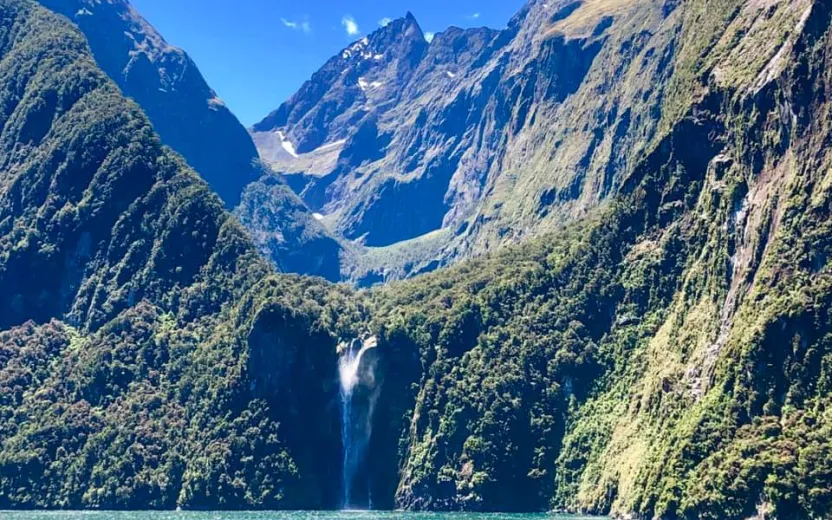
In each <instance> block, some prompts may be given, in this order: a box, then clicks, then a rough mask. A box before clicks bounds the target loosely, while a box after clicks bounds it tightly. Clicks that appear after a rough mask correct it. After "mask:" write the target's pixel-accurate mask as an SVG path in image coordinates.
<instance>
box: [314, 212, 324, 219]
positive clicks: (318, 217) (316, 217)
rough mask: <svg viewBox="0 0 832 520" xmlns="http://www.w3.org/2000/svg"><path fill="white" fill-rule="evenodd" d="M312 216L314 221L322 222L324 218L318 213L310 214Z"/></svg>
mask: <svg viewBox="0 0 832 520" xmlns="http://www.w3.org/2000/svg"><path fill="white" fill-rule="evenodd" d="M312 216H313V217H315V220H323V219H324V216H323V215H321V214H320V213H312Z"/></svg>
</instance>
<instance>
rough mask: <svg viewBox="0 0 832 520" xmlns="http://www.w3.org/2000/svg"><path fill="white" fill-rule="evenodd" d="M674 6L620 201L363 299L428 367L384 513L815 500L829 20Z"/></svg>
mask: <svg viewBox="0 0 832 520" xmlns="http://www.w3.org/2000/svg"><path fill="white" fill-rule="evenodd" d="M672 16H673V17H676V18H675V19H671V20H670V23H676V24H678V27H679V31H678V32H677V38H678V41H677V42H676V43H675V45H677V46H678V48H679V50H678V53H677V57H676V59H675V65H674V67H675V71H674V74H673V79H672V81H671V83H670V84H669V86H668V89H667V92H668V95H667V96H666V98H665V101H664V108H663V110H662V113H663V114H664V116H663V120H662V123H661V128H662V130H661V131H660V133H659V135H658V136H657V137H656V139H655V141H654V142H653V143H652V144H651V145H650V146H648V147H647V153H646V154H645V155H644V157H643V158H642V159H641V160H640V161H639V162H638V163H637V165H636V166H635V167H634V169H633V170H632V171H631V173H630V174H629V175H628V178H627V180H626V181H625V183H624V189H623V192H622V194H621V195H620V196H619V197H618V199H617V201H616V202H615V203H614V204H613V205H612V206H611V208H609V209H604V210H600V215H599V216H598V217H597V221H592V220H590V221H589V222H586V223H584V224H582V225H581V226H580V227H579V228H578V229H575V230H573V231H571V232H566V233H559V234H557V235H554V236H553V237H549V238H548V239H545V240H542V241H540V242H539V243H537V244H536V245H532V246H528V247H526V248H521V249H520V250H518V251H513V252H509V253H505V254H498V255H496V256H495V257H494V258H491V259H487V260H482V261H478V262H473V263H471V264H469V265H466V266H463V267H459V268H454V269H451V270H449V271H447V272H443V273H439V274H436V275H434V276H429V277H427V278H424V279H421V280H417V281H414V282H412V283H407V284H403V285H395V286H393V287H391V288H388V289H385V290H383V291H381V292H380V293H379V294H378V296H377V298H378V301H379V305H380V306H381V308H382V309H383V316H384V319H381V320H380V321H379V323H380V325H379V327H380V329H381V331H382V337H383V338H385V341H386V343H387V344H388V345H389V346H390V347H391V352H393V353H394V356H393V357H394V358H397V359H400V360H401V362H400V366H401V367H404V366H406V363H407V361H406V360H407V359H408V358H414V357H415V358H417V359H419V360H420V361H421V370H418V371H416V372H415V373H410V374H409V380H408V381H407V382H406V383H405V384H403V385H401V386H400V387H399V391H400V392H401V394H402V395H404V396H407V397H408V398H409V399H411V401H408V402H409V405H408V406H409V409H410V410H411V411H412V412H413V419H412V421H411V422H410V423H409V425H408V426H407V427H406V428H404V430H403V431H402V433H401V437H400V439H401V440H400V444H399V446H400V448H399V449H398V450H393V451H392V452H393V453H397V454H398V456H399V463H400V465H401V468H402V480H401V482H400V484H399V487H398V490H397V503H398V504H399V505H401V506H405V507H411V508H443V509H444V508H448V509H457V508H466V509H506V508H508V509H520V510H524V509H532V510H535V509H544V508H547V507H558V508H568V509H581V510H591V511H609V510H612V511H614V512H619V513H624V512H636V513H638V514H640V515H643V516H645V517H651V516H654V515H658V516H662V517H668V518H673V517H679V516H681V517H689V518H699V517H706V518H746V517H748V516H751V515H752V514H753V513H755V512H756V511H757V509H758V507H759V508H761V509H763V510H773V511H774V512H775V513H776V514H777V516H778V517H780V518H792V517H794V518H810V517H819V516H820V517H822V516H828V515H829V514H830V507H832V488H830V482H831V481H830V476H831V475H832V468H830V467H829V465H828V457H827V455H828V453H829V450H830V446H829V441H828V437H827V433H828V431H829V426H830V423H829V414H828V412H827V411H826V410H827V405H828V404H829V400H830V387H829V383H828V379H829V363H830V359H832V352H830V350H829V341H828V333H829V330H830V325H832V323H831V322H830V316H829V314H828V313H829V294H830V291H829V289H830V287H829V271H828V269H829V268H828V258H829V257H828V251H829V246H830V231H829V229H828V223H827V221H828V217H829V210H830V202H832V201H830V198H829V197H830V192H829V178H828V176H829V172H830V170H829V166H830V157H829V153H828V142H829V135H830V134H829V128H828V121H829V117H828V114H829V110H830V106H829V104H828V101H827V100H828V99H829V77H828V74H829V72H828V71H829V70H830V67H829V65H830V64H829V56H830V54H829V52H830V48H829V41H830V40H829V27H830V19H829V16H830V14H829V11H828V8H827V7H826V6H825V5H824V4H823V3H814V4H813V3H811V2H793V3H779V4H773V5H771V6H764V5H756V4H754V5H752V4H748V5H746V4H745V3H744V2H733V1H727V0H726V1H723V2H717V3H712V2H708V3H707V4H706V3H705V2H696V1H691V2H686V3H685V4H683V7H680V8H679V9H677V11H676V12H674V13H673V14H672ZM770 42H779V44H777V45H770ZM778 56H779V58H778ZM749 57H753V59H749ZM780 58H782V59H780ZM394 347H395V348H394ZM392 364H393V365H394V366H395V365H396V363H395V362H393V363H392ZM404 379H406V380H407V379H408V378H404ZM410 382H414V383H416V385H415V386H413V387H411V386H409V383H410Z"/></svg>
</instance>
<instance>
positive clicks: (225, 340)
mask: <svg viewBox="0 0 832 520" xmlns="http://www.w3.org/2000/svg"><path fill="white" fill-rule="evenodd" d="M0 79H2V81H0V85H2V87H0V293H2V294H3V297H2V298H0V313H2V318H0V328H2V330H3V332H2V333H0V388H1V389H2V390H0V509H9V508H69V509H79V508H86V507H89V508H99V509H145V508H154V509H155V508H162V509H174V508H175V507H177V506H182V507H185V508H211V509H229V508H230V509H247V508H279V507H290V508H308V507H321V506H325V505H327V504H329V505H334V504H335V503H336V500H337V494H338V485H339V484H338V481H337V479H332V478H330V477H331V475H332V474H337V464H338V463H337V460H338V453H339V452H340V446H339V444H338V435H337V431H338V422H337V421H338V418H337V415H332V416H324V417H321V416H320V415H314V416H310V415H307V414H303V413H302V412H301V411H303V410H307V409H322V408H325V407H326V406H328V403H330V402H331V401H332V400H333V399H334V398H335V396H336V395H337V390H336V389H335V387H334V385H333V384H329V385H327V384H322V383H321V382H322V381H331V380H333V378H334V372H335V368H334V367H335V362H336V360H335V345H336V343H337V339H336V338H338V337H339V336H341V335H342V334H341V333H340V332H338V330H339V329H341V325H344V324H345V323H360V322H361V320H362V318H361V317H360V316H358V315H355V316H352V317H349V318H348V317H347V314H350V313H351V312H352V311H351V310H350V309H355V307H352V303H350V302H351V301H352V300H351V296H350V294H349V292H348V291H346V290H345V289H340V288H334V287H329V286H327V285H325V284H323V283H322V282H320V281H316V280H312V279H301V278H297V277H290V276H285V275H279V276H278V275H275V274H273V272H272V270H271V268H270V267H269V265H268V263H267V262H265V261H264V260H262V259H261V258H260V257H259V255H258V254H257V252H256V249H255V247H254V246H253V244H252V243H251V242H250V240H249V238H248V237H247V235H246V233H245V232H244V231H243V230H242V228H241V227H240V226H239V225H238V224H237V222H236V220H235V219H234V218H232V217H231V216H230V215H229V214H228V213H226V212H225V211H224V209H223V204H222V202H221V201H220V199H219V198H218V197H217V196H216V195H215V194H214V193H212V192H211V190H210V189H209V187H208V185H207V184H206V183H205V182H203V181H202V180H200V179H199V177H197V175H196V174H195V173H194V172H193V171H192V170H190V169H189V168H188V167H187V166H186V164H185V162H184V161H183V160H182V159H181V158H180V157H179V156H177V155H175V154H174V153H173V152H171V150H170V149H169V148H167V147H164V146H163V145H162V143H161V141H160V139H159V137H158V136H157V135H156V134H155V133H154V131H153V129H152V127H151V123H150V121H149V120H148V118H147V117H146V116H145V115H144V114H143V113H142V111H141V110H140V108H139V107H138V105H136V104H135V103H134V102H132V101H129V100H127V99H126V98H125V97H123V95H122V93H121V92H120V91H119V89H118V87H117V86H116V85H115V84H114V83H112V82H111V81H110V80H109V79H108V78H107V76H106V75H105V74H104V73H103V72H102V71H101V70H99V69H98V68H97V66H96V62H95V60H94V59H93V56H92V53H91V52H90V50H89V48H88V46H87V43H86V41H85V39H84V37H83V35H82V34H81V33H80V32H78V31H77V30H76V29H75V28H74V27H72V26H71V25H70V24H69V22H67V21H66V19H65V18H63V17H60V16H58V15H56V14H54V13H52V12H50V11H48V10H46V9H44V8H43V7H41V6H39V5H38V4H36V3H34V2H30V1H26V0H2V1H0ZM333 309H338V313H339V315H340V316H343V317H344V318H345V320H346V321H345V322H343V323H341V325H339V324H338V323H337V322H336V321H329V320H330V318H331V316H332V312H333ZM345 311H346V312H347V314H342V313H343V312H345ZM346 330H347V329H343V331H346ZM279 424H293V425H294V426H296V427H297V428H298V429H296V430H292V429H284V428H283V427H282V426H281V427H278V425H279ZM304 425H305V426H304ZM303 431H306V433H304V434H303V435H301V434H300V432H303Z"/></svg>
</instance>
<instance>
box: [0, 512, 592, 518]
mask: <svg viewBox="0 0 832 520" xmlns="http://www.w3.org/2000/svg"><path fill="white" fill-rule="evenodd" d="M598 518H599V517H589V516H570V515H555V514H538V515H514V514H472V513H399V512H377V511H372V512H370V511H344V512H258V513H225V512H190V511H187V512H148V511H135V512H104V511H95V512H8V511H0V520H589V519H596V520H597V519H598Z"/></svg>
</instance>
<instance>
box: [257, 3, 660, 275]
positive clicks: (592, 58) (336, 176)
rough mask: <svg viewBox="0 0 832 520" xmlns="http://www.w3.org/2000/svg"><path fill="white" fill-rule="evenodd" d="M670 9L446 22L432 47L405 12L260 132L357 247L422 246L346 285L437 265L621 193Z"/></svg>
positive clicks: (593, 9) (651, 131) (653, 117)
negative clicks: (500, 23)
mask: <svg viewBox="0 0 832 520" xmlns="http://www.w3.org/2000/svg"><path fill="white" fill-rule="evenodd" d="M674 6H675V4H674V3H673V2H660V1H640V2H612V1H601V0H598V1H587V2H575V1H554V2H543V1H532V2H529V3H528V4H527V5H526V6H525V7H524V8H523V9H522V10H521V11H520V13H518V14H517V15H516V16H515V17H514V19H512V20H511V22H510V23H509V26H508V27H507V28H506V29H504V30H502V31H495V30H490V29H485V28H483V29H469V30H462V29H457V28H451V29H449V30H447V31H445V32H443V33H440V34H438V35H437V36H436V38H435V39H434V40H433V41H432V42H431V43H430V44H425V43H424V42H417V41H416V40H419V37H420V35H421V31H418V30H417V29H416V27H417V26H416V25H415V21H414V20H413V19H412V18H411V17H408V18H405V19H403V20H400V21H398V22H396V23H395V24H391V25H389V26H387V27H385V28H383V29H380V30H379V31H377V32H376V33H374V34H372V35H370V36H369V37H368V38H366V39H365V40H362V41H359V42H357V43H356V44H355V45H354V46H353V47H348V48H347V49H345V50H344V51H343V52H342V53H341V54H340V55H339V56H336V57H335V58H333V59H332V60H330V62H328V63H327V65H325V66H324V68H323V69H321V71H320V72H318V73H317V74H316V75H315V76H314V77H313V78H312V79H311V80H310V82H308V83H307V84H306V85H304V87H303V88H301V90H300V91H298V93H297V94H295V96H293V98H292V99H291V100H290V101H288V102H287V103H285V104H284V105H283V106H282V107H281V108H280V109H278V110H277V111H276V112H275V113H273V114H272V115H271V116H269V117H268V118H266V119H265V120H264V121H263V122H262V123H259V124H258V125H255V126H254V127H253V129H252V133H253V135H254V137H255V141H256V142H257V143H258V146H259V148H260V150H261V152H262V153H263V156H264V158H265V159H266V160H267V161H268V162H269V163H270V164H271V165H272V166H273V167H274V168H275V169H276V170H277V171H279V172H282V173H284V174H286V175H287V177H288V178H289V179H290V185H291V186H292V187H293V188H294V189H295V190H296V192H297V193H299V194H300V195H301V197H302V198H303V199H304V200H305V201H306V202H307V203H308V204H309V205H310V206H312V207H313V208H315V210H316V211H318V212H320V213H322V214H323V215H324V216H325V218H326V221H327V222H330V223H331V224H332V227H333V229H334V230H335V231H336V232H338V233H341V234H342V235H343V236H344V237H346V238H347V239H350V240H353V241H356V242H358V243H360V244H363V245H366V246H370V247H373V248H384V247H388V248H389V247H390V246H394V248H395V247H396V246H397V245H398V244H399V243H401V242H403V241H416V242H419V243H425V245H424V247H414V248H410V249H411V253H410V254H408V255H407V256H405V257H402V258H401V259H399V260H395V261H382V262H378V261H374V260H373V258H374V255H372V254H371V255H368V257H369V259H370V261H368V262H364V263H363V266H362V269H363V271H362V272H361V273H359V274H357V275H356V273H355V272H347V271H349V269H346V270H345V275H346V276H348V277H353V278H355V277H356V276H358V277H360V276H362V275H364V276H366V275H368V274H375V275H376V276H380V277H382V278H387V279H395V278H400V277H405V276H408V275H412V274H415V273H418V272H422V271H424V270H426V269H427V270H429V269H433V268H436V267H437V266H441V265H444V264H447V263H449V262H452V261H455V260H458V259H461V258H467V257H471V256H476V255H478V254H481V253H484V252H488V251H492V250H496V249H499V248H500V247H501V246H503V245H506V244H510V243H514V242H518V241H521V240H523V239H526V238H529V237H534V236H537V235H539V234H541V233H543V232H546V231H549V230H552V229H557V228H558V227H559V226H561V225H562V224H563V223H564V222H569V221H573V220H575V219H576V218H580V217H581V216H583V215H585V214H586V212H587V211H590V210H592V209H593V208H595V207H597V206H598V205H599V204H600V203H601V202H602V201H604V200H606V199H607V198H608V197H609V196H610V195H612V194H614V193H615V192H616V191H617V190H618V189H619V188H620V186H621V182H622V178H623V176H624V172H626V171H627V170H628V169H629V168H632V167H633V165H634V163H635V160H636V158H637V157H639V156H640V155H641V154H643V152H644V150H645V147H646V146H648V144H649V143H650V142H651V139H652V138H653V137H654V136H655V134H656V132H657V129H658V125H659V121H660V120H661V117H662V114H661V109H662V99H663V96H664V93H665V89H666V88H667V85H668V82H669V77H670V75H671V74H672V72H673V69H672V66H671V64H672V62H673V58H674V55H675V48H674V47H673V38H674V34H673V32H672V29H671V25H672V24H671V22H668V17H670V16H671V14H672V13H673V11H674ZM377 57H384V59H383V60H382V59H377ZM391 63H392V64H394V65H395V67H392V71H391V67H390V66H389V65H390V64H391ZM332 78H337V81H334V80H333V79H332ZM333 85H335V87H333ZM393 87H395V88H393ZM324 93H326V94H324ZM332 99H338V100H339V102H341V103H342V104H343V105H344V106H338V107H337V108H336V105H335V104H333V103H334V101H332ZM310 107H313V108H310ZM318 113H327V114H337V116H336V117H334V118H330V119H326V118H315V117H314V114H318ZM298 114H304V118H301V117H300V116H299V115H298ZM310 125H311V126H312V127H313V128H319V130H318V131H316V133H314V135H315V136H316V137H315V139H314V140H313V139H310V137H309V136H310V135H312V134H310V131H311V130H310ZM316 125H317V126H316ZM437 235H441V236H442V238H441V240H438V241H437V240H436V237H437ZM375 256H378V255H375ZM388 256H392V255H388Z"/></svg>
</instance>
